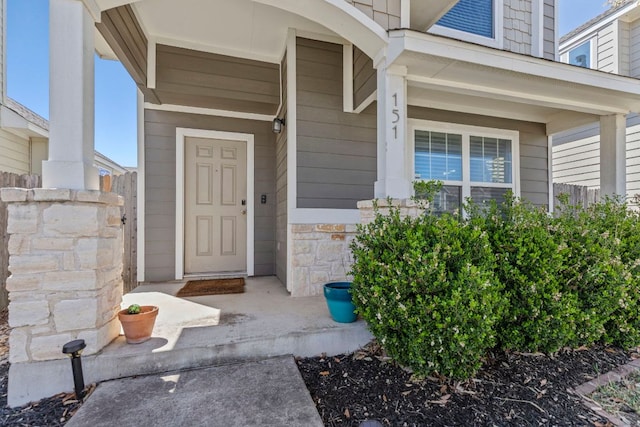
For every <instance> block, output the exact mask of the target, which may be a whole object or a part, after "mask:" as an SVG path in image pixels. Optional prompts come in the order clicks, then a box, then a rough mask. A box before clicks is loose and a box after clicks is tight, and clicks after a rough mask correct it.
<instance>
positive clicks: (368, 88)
mask: <svg viewBox="0 0 640 427" xmlns="http://www.w3.org/2000/svg"><path fill="white" fill-rule="evenodd" d="M377 84H378V82H377V72H376V69H375V68H373V60H372V59H371V58H369V57H368V56H367V55H366V54H365V53H364V52H363V51H361V50H360V49H358V48H357V47H355V46H354V47H353V105H354V107H355V108H357V107H358V106H359V105H360V104H362V103H363V102H364V101H365V100H366V99H367V98H368V97H370V96H371V94H372V93H373V92H375V90H376V86H377Z"/></svg>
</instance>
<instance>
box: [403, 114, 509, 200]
mask: <svg viewBox="0 0 640 427" xmlns="http://www.w3.org/2000/svg"><path fill="white" fill-rule="evenodd" d="M408 125H409V145H410V149H409V150H407V151H408V152H409V157H410V158H409V164H410V165H411V176H412V177H415V176H416V138H415V135H416V131H425V132H442V133H449V134H457V135H462V181H444V180H441V181H442V183H443V184H444V185H453V186H461V187H462V201H464V200H466V199H467V198H469V197H471V187H486V188H507V189H511V190H512V191H513V194H514V196H516V197H520V133H519V132H517V131H513V130H506V129H495V128H487V127H480V126H469V125H460V124H456V123H444V122H433V121H429V120H418V119H409V120H408ZM471 136H478V137H484V138H498V139H508V140H511V174H512V176H511V181H512V182H511V183H508V184H502V183H493V182H475V181H474V182H472V181H471V145H470V137H471ZM413 179H415V178H413ZM428 180H429V179H419V181H428Z"/></svg>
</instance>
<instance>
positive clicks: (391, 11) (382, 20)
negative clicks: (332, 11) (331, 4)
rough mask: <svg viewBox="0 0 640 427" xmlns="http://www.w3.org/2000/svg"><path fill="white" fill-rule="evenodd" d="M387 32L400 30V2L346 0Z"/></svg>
mask: <svg viewBox="0 0 640 427" xmlns="http://www.w3.org/2000/svg"><path fill="white" fill-rule="evenodd" d="M345 1H346V2H347V3H349V4H352V5H353V6H355V7H356V8H357V9H358V10H360V11H361V12H363V13H364V14H365V15H367V16H368V17H369V18H371V19H373V20H374V21H375V22H377V23H378V24H380V26H381V27H382V28H384V29H385V30H395V29H398V28H400V11H401V7H400V0H345Z"/></svg>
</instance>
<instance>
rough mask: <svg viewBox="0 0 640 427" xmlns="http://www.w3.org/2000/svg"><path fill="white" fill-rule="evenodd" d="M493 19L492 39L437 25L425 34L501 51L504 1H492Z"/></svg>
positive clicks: (502, 44) (502, 45)
mask: <svg viewBox="0 0 640 427" xmlns="http://www.w3.org/2000/svg"><path fill="white" fill-rule="evenodd" d="M493 18H494V19H493V37H484V36H480V35H478V34H473V33H468V32H466V31H461V30H456V29H453V28H449V27H443V26H442V25H437V24H436V25H434V26H433V27H431V28H430V29H429V30H428V31H427V32H428V33H431V34H436V35H439V36H445V37H450V38H453V39H457V40H462V41H465V42H469V43H475V44H480V45H484V46H489V47H495V48H497V49H502V48H503V47H504V0H493Z"/></svg>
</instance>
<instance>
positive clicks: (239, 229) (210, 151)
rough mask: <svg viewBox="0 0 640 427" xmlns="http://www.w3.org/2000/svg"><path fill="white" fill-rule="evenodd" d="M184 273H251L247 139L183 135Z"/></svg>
mask: <svg viewBox="0 0 640 427" xmlns="http://www.w3.org/2000/svg"><path fill="white" fill-rule="evenodd" d="M184 166H185V169H184V170H185V181H184V182H185V188H184V199H185V203H184V231H185V233H184V272H185V274H206V273H221V272H246V271H247V202H248V201H247V143H246V142H244V141H231V140H224V139H212V138H195V137H187V138H185V165H184Z"/></svg>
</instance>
